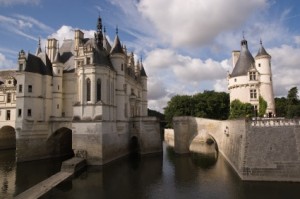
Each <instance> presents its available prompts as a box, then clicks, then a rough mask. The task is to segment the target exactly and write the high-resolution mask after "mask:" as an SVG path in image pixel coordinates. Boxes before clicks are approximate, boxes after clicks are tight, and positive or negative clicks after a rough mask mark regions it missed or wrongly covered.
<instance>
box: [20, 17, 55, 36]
mask: <svg viewBox="0 0 300 199" xmlns="http://www.w3.org/2000/svg"><path fill="white" fill-rule="evenodd" d="M15 16H16V17H17V18H19V20H18V21H19V22H22V23H24V24H25V25H29V27H30V28H31V27H33V26H36V27H38V28H39V29H41V30H43V31H44V32H53V31H54V30H53V29H52V28H51V27H49V26H47V25H46V24H44V23H42V22H41V21H38V20H36V19H34V18H32V17H30V16H24V15H15Z"/></svg>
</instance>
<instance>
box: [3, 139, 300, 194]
mask: <svg viewBox="0 0 300 199" xmlns="http://www.w3.org/2000/svg"><path fill="white" fill-rule="evenodd" d="M14 152H15V151H14V150H4V151H0V189H1V190H0V198H1V199H2V198H12V197H13V196H15V195H17V194H19V193H21V192H22V191H24V190H26V189H27V188H29V187H31V186H33V185H34V184H36V183H38V182H39V181H41V180H43V179H45V178H47V177H48V176H51V175H52V174H53V173H55V172H57V171H58V170H59V168H60V163H61V160H59V159H56V160H42V161H34V162H26V163H18V164H16V163H15V156H14ZM299 172H300V171H299ZM43 198H46V199H48V198H49V199H50V198H53V199H59V198H63V199H68V198H70V199H71V198H72V199H76V198H80V199H81V198H89V199H91V198H103V199H104V198H105V199H106V198H107V199H111V198H112V199H115V198H116V199H117V198H122V199H123V198H124V199H126V198H128V199H135V198H136V199H142V198H149V199H152V198H153V199H158V198H166V199H171V198H172V199H181V198H183V199H190V198H204V199H205V198H207V199H213V198H222V199H226V198H229V199H231V198H237V199H245V198H249V199H250V198H251V199H252V198H255V199H257V198H264V199H266V198H272V199H276V198H289V199H290V198H300V183H287V182H284V183H283V182H243V181H241V180H240V179H239V177H238V176H237V174H236V173H235V172H234V171H233V169H232V168H231V167H230V166H229V165H228V163H227V162H226V161H225V160H224V158H223V157H222V156H220V155H219V157H218V158H217V159H216V161H210V160H208V161H207V159H205V158H204V159H201V158H199V157H195V156H193V155H183V156H179V155H176V154H174V152H173V151H172V149H170V148H167V147H166V146H165V145H164V153H163V154H161V155H157V154H156V155H148V156H143V157H141V158H137V157H135V158H131V157H128V158H123V159H120V160H117V161H114V162H112V163H110V164H108V165H105V166H103V167H95V166H91V167H88V168H87V170H86V171H84V172H82V173H80V174H79V175H78V176H76V177H75V178H74V179H72V180H69V181H66V182H63V183H62V184H60V185H59V186H58V187H56V188H55V189H53V190H52V191H50V192H49V193H48V194H47V195H46V196H44V197H43Z"/></svg>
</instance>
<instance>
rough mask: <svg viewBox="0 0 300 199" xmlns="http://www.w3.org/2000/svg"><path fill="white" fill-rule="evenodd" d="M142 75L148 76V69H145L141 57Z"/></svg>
mask: <svg viewBox="0 0 300 199" xmlns="http://www.w3.org/2000/svg"><path fill="white" fill-rule="evenodd" d="M141 76H142V77H147V74H146V71H145V69H144V65H143V60H142V58H141Z"/></svg>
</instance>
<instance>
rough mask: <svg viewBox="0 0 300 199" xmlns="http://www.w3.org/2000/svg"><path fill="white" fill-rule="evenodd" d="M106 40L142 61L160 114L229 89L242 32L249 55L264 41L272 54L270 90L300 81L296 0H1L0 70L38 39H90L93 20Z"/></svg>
mask: <svg viewBox="0 0 300 199" xmlns="http://www.w3.org/2000/svg"><path fill="white" fill-rule="evenodd" d="M99 15H100V16H101V17H102V21H103V25H104V26H105V27H106V30H107V36H108V38H109V40H110V41H112V40H113V38H114V36H115V27H116V26H118V28H119V36H120V38H121V42H122V43H123V44H125V45H126V46H127V49H128V50H129V51H133V52H134V54H135V55H136V57H137V58H138V57H143V63H144V66H145V69H146V72H147V74H148V78H149V83H148V97H149V107H150V108H153V109H156V110H159V111H162V108H163V107H164V106H166V103H167V101H168V100H169V99H170V98H171V97H172V96H174V95H175V94H193V93H197V92H202V91H204V90H216V91H227V82H226V77H227V72H228V71H229V72H231V70H232V64H231V51H232V50H239V49H240V40H241V39H242V35H243V32H244V35H245V38H246V39H247V40H248V44H249V49H250V51H251V52H252V54H253V56H255V55H256V53H257V50H258V48H259V41H260V39H262V41H263V45H264V47H265V48H266V50H267V52H268V53H269V54H271V56H272V70H273V80H274V91H275V95H276V96H286V94H287V91H288V90H289V89H290V88H291V87H292V86H299V84H300V78H298V77H299V76H300V56H299V55H300V27H299V22H298V21H299V20H300V2H299V1H295V0H251V1H249V0H226V1H224V0H210V1H206V0H184V1H182V0H164V1H161V0H84V1H83V0H74V1H62V0H0V69H15V68H16V62H17V54H18V52H19V51H20V50H21V49H24V50H25V51H26V52H28V51H29V52H32V53H34V52H35V50H36V47H37V41H38V38H39V37H41V39H42V44H44V43H45V40H46V39H47V38H50V37H55V38H57V39H58V40H59V41H60V43H62V42H63V40H64V39H69V38H73V30H74V29H78V28H79V29H81V30H83V31H84V32H85V36H86V37H92V36H93V31H94V30H95V29H96V22H97V17H98V16H99Z"/></svg>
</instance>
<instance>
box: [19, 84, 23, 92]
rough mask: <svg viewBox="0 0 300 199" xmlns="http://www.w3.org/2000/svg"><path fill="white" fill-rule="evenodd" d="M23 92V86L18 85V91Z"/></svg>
mask: <svg viewBox="0 0 300 199" xmlns="http://www.w3.org/2000/svg"><path fill="white" fill-rule="evenodd" d="M22 92H23V86H22V84H20V85H19V93H22Z"/></svg>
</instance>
